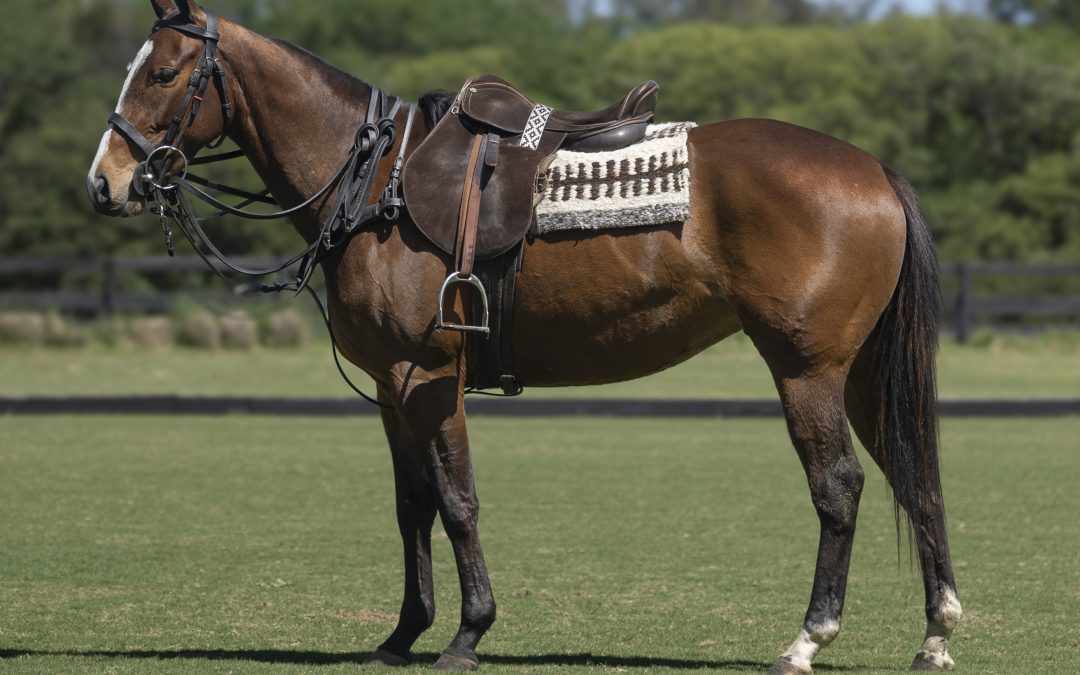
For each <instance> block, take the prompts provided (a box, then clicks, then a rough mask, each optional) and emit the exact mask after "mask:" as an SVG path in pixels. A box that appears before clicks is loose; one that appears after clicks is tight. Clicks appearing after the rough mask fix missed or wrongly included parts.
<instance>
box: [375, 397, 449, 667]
mask: <svg viewBox="0 0 1080 675" xmlns="http://www.w3.org/2000/svg"><path fill="white" fill-rule="evenodd" d="M379 398H380V400H381V401H382V402H384V403H389V402H391V401H392V400H393V399H392V397H391V395H390V394H389V393H388V392H387V390H386V389H385V388H380V390H379ZM382 420H383V428H384V429H385V431H386V438H387V440H388V441H389V442H390V454H391V456H392V458H393V462H394V496H395V500H396V504H397V521H398V529H399V530H400V532H401V541H402V544H403V546H404V549H405V597H404V598H403V599H402V601H401V614H400V615H399V617H398V624H397V627H396V628H395V629H394V632H393V633H391V634H390V637H389V638H387V639H386V641H385V642H383V643H382V645H380V646H379V649H378V651H377V652H375V654H374V656H372V657H371V660H370V661H368V664H369V665H385V666H403V665H408V664H409V663H410V662H411V661H412V654H411V649H412V645H413V643H414V642H416V639H417V638H418V637H420V634H421V633H423V632H424V631H425V630H427V629H428V628H430V627H431V624H432V623H433V622H434V621H435V590H434V584H433V581H432V576H431V527H432V525H433V524H434V522H435V511H436V506H435V494H434V488H433V486H432V484H431V481H429V480H428V477H427V473H428V472H427V469H426V466H425V458H424V454H423V453H422V452H421V450H420V448H418V447H417V445H416V443H414V442H413V439H412V438H411V437H410V436H409V433H408V430H407V429H406V427H405V424H404V420H403V418H402V416H401V414H400V413H399V412H398V411H397V410H395V409H384V410H383V412H382Z"/></svg>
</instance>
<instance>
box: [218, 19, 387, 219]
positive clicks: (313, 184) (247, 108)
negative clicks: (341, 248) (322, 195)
mask: <svg viewBox="0 0 1080 675" xmlns="http://www.w3.org/2000/svg"><path fill="white" fill-rule="evenodd" d="M220 51H221V53H222V56H223V59H224V61H225V63H224V66H225V69H226V72H227V78H228V79H229V80H230V86H231V88H232V91H231V92H230V93H231V94H232V96H233V100H234V101H235V103H234V105H235V106H236V108H237V110H236V116H235V120H236V121H235V123H234V125H233V128H232V129H231V130H230V134H229V135H230V137H231V138H232V139H233V140H234V141H235V142H236V144H237V145H238V146H240V149H242V150H243V151H244V153H245V154H246V155H247V157H248V159H249V161H250V162H251V164H252V166H253V167H254V168H255V170H256V171H257V172H258V174H259V176H260V178H262V180H263V181H264V182H265V183H266V186H267V187H269V188H270V191H271V192H272V194H273V195H274V197H275V199H277V200H278V202H279V203H280V204H281V205H282V206H283V207H291V206H293V205H295V204H298V203H300V202H302V201H304V200H305V199H307V198H308V197H310V196H311V195H312V194H314V193H315V192H317V191H318V190H319V189H320V188H321V187H323V186H324V185H325V184H326V183H327V182H328V181H329V180H330V179H331V178H332V177H333V174H334V172H335V171H336V170H337V169H338V167H339V166H340V165H341V162H342V161H344V159H345V157H346V155H347V153H348V151H349V149H350V148H351V147H352V143H353V138H354V135H355V133H356V129H357V128H358V127H359V126H360V124H362V123H363V121H364V115H365V112H366V109H367V104H368V101H369V100H370V98H371V89H370V88H369V87H368V86H367V85H365V84H363V83H362V82H360V81H359V80H356V79H355V78H351V77H348V76H346V75H344V74H342V73H338V72H335V71H334V70H333V68H332V67H331V66H328V65H326V64H325V63H323V62H321V61H319V60H317V59H316V58H315V57H313V56H310V55H308V54H306V53H305V52H302V51H301V50H299V49H296V48H289V47H287V46H284V45H282V44H281V43H278V42H274V41H271V40H268V39H266V38H264V37H262V36H260V35H257V34H256V33H253V32H251V31H249V30H247V29H245V28H243V27H241V26H238V25H236V24H232V23H230V24H228V27H227V29H224V30H223V33H222V39H221V46H220ZM319 206H323V204H322V203H320V204H319V205H316V206H313V207H312V208H311V209H308V210H306V211H305V212H303V213H301V214H299V215H298V217H296V218H293V222H294V224H295V225H296V227H297V229H298V230H300V233H301V235H303V236H304V238H305V239H307V240H308V241H312V240H314V238H315V237H316V236H317V233H318V229H319V227H320V220H321V218H322V215H323V214H322V213H321V212H320V210H319Z"/></svg>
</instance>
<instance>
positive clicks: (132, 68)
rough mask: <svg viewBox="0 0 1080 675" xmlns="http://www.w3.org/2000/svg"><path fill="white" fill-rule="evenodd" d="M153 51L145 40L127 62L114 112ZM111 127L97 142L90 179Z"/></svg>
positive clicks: (100, 158)
mask: <svg viewBox="0 0 1080 675" xmlns="http://www.w3.org/2000/svg"><path fill="white" fill-rule="evenodd" d="M153 51H154V44H153V43H152V42H151V41H150V40H147V41H146V42H144V43H143V46H142V47H141V48H140V49H139V53H138V54H136V55H135V58H134V59H133V60H132V62H131V63H130V64H128V72H127V79H125V80H124V88H123V89H121V90H120V98H119V99H118V100H117V101H116V112H121V108H122V107H123V105H124V99H126V98H127V93H128V89H130V88H131V82H132V80H134V79H135V73H137V72H139V68H141V67H142V65H143V63H145V62H146V60H147V59H148V58H150V53H151V52H153ZM113 133H114V132H113V129H112V127H111V126H110V127H109V128H108V129H106V130H105V133H104V134H102V135H101V142H100V143H98V149H97V154H96V155H94V163H93V164H91V165H90V174H89V176H90V179H91V180H92V179H93V178H94V176H96V175H97V172H98V164H100V163H101V160H102V158H103V157H105V153H106V152H108V151H109V141H110V140H112V135H113Z"/></svg>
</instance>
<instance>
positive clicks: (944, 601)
mask: <svg viewBox="0 0 1080 675" xmlns="http://www.w3.org/2000/svg"><path fill="white" fill-rule="evenodd" d="M873 354H874V352H873V350H872V349H866V348H864V349H863V350H861V351H860V352H859V355H858V357H857V358H856V359H855V363H854V365H853V366H852V369H851V375H850V376H849V377H848V382H847V388H846V400H847V410H848V415H849V416H850V418H851V426H852V427H853V428H854V429H855V433H856V435H857V436H858V437H859V441H860V442H861V443H862V444H863V447H865V448H866V449H867V452H869V453H870V456H871V457H873V458H874V461H875V462H876V463H877V464H878V466H879V467H881V469H882V471H884V473H885V475H886V477H888V475H889V469H888V466H887V463H888V458H887V457H886V456H885V452H886V450H885V444H884V443H882V442H881V439H880V438H879V435H880V430H881V429H882V423H881V422H879V419H878V417H879V416H880V415H881V414H882V413H881V411H882V409H883V406H882V400H881V397H882V384H881V382H880V376H879V375H876V374H875V372H874V367H873ZM907 423H910V424H914V423H915V422H914V421H907ZM892 487H893V494H894V496H895V497H896V499H897V501H898V502H899V504H900V506H901V507H903V509H904V511H905V512H907V513H908V514H909V515H911V514H912V513H916V514H918V515H916V516H915V517H914V519H913V520H917V521H918V522H913V523H912V527H913V533H914V537H915V546H916V548H917V549H918V553H919V567H920V568H921V570H922V575H923V587H924V590H925V593H926V636H925V637H924V639H923V644H922V647H921V648H920V649H919V651H918V653H917V654H916V655H915V660H914V662H913V663H912V664H911V669H912V670H952V669H953V667H954V666H955V663H954V662H953V659H952V657H951V656H950V655H949V651H948V647H949V643H948V640H949V637H950V636H951V635H952V632H953V630H955V629H956V626H957V625H958V624H959V623H960V619H961V617H962V616H963V610H962V609H961V607H960V601H959V600H958V599H957V594H956V577H955V575H954V574H953V568H952V559H951V557H950V555H949V539H948V536H947V533H946V529H945V507H944V503H943V500H942V497H941V483H940V479H939V478H938V477H937V473H936V471H935V472H934V473H933V478H932V479H931V480H927V481H924V482H922V483H919V484H918V485H917V488H918V489H919V490H921V491H923V492H925V493H928V495H929V496H923V497H921V498H920V497H919V496H917V495H915V494H905V493H904V491H903V490H898V489H896V486H895V485H893V486H892ZM916 506H918V508H916Z"/></svg>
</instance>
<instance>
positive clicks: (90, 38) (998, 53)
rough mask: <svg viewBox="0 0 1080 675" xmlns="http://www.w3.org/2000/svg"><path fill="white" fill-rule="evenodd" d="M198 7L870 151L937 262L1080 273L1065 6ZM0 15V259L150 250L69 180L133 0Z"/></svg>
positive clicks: (82, 1)
mask: <svg viewBox="0 0 1080 675" xmlns="http://www.w3.org/2000/svg"><path fill="white" fill-rule="evenodd" d="M206 4H207V5H208V6H210V7H211V8H213V9H214V10H215V11H217V12H218V13H219V14H222V15H224V16H227V17H230V18H233V19H236V20H238V21H240V22H242V23H244V24H246V25H248V26H250V27H252V28H254V29H256V30H258V31H260V32H262V33H264V34H266V35H270V36H273V37H278V38H281V39H285V40H288V41H290V42H293V43H295V44H298V45H300V46H303V47H305V48H307V49H309V50H311V51H313V52H315V53H317V54H320V55H321V56H323V57H324V58H325V59H327V60H328V61H329V62H331V63H333V64H334V65H336V66H338V67H340V68H342V69H344V70H346V71H348V72H351V73H353V74H355V75H357V76H358V77H360V78H361V79H364V80H365V81H368V82H372V83H375V84H378V85H379V86H381V87H383V88H385V89H387V90H389V91H392V92H394V93H397V94H400V95H402V96H406V97H408V98H410V99H412V100H416V98H418V97H419V95H420V94H421V93H423V92H425V91H428V90H431V89H448V90H456V88H457V87H458V86H459V85H460V84H461V82H462V81H464V80H465V79H466V78H467V77H469V76H472V75H476V74H479V73H483V72H492V73H496V74H499V75H501V76H503V77H505V78H506V79H508V80H510V81H512V82H514V83H515V84H517V85H518V86H519V87H521V88H522V89H524V90H526V91H528V92H529V93H530V94H531V95H532V97H533V98H535V99H537V100H540V101H544V102H545V103H548V104H550V105H555V106H557V107H561V108H577V109H590V108H599V107H603V106H605V105H607V104H609V103H610V102H611V101H612V100H614V99H615V98H617V97H618V96H620V95H622V94H624V93H625V92H626V91H627V90H628V89H629V88H630V87H631V86H633V85H634V84H637V83H638V82H640V81H642V80H644V79H655V80H657V81H658V82H660V84H661V96H660V103H659V106H658V112H659V117H660V118H661V119H662V120H683V119H690V120H695V121H698V122H702V123H704V122H714V121H721V120H725V119H730V118H735V117H771V118H775V119H781V120H785V121H788V122H792V123H795V124H800V125H804V126H807V127H811V128H814V129H818V130H820V131H824V132H826V133H829V134H832V135H834V136H837V137H839V138H842V139H844V140H847V141H849V142H851V143H853V144H855V145H858V146H860V147H862V148H864V149H865V150H867V151H869V152H870V153H872V154H874V155H875V156H876V157H878V158H879V159H880V160H881V161H883V162H884V163H886V164H888V165H890V166H892V167H893V168H895V169H897V170H898V171H900V172H901V173H903V174H904V175H906V176H907V177H908V178H909V179H910V180H911V181H912V182H913V183H914V184H915V186H916V187H917V188H918V189H919V191H920V193H921V195H922V203H923V207H924V209H925V211H926V213H927V217H928V221H929V222H930V224H931V227H932V229H933V232H934V236H935V239H936V242H937V245H938V248H939V250H940V252H941V255H942V258H943V259H945V260H953V261H962V260H980V259H981V260H1023V261H1068V262H1078V261H1080V40H1078V37H1080V12H1078V11H1077V10H1076V9H1075V7H1076V6H1077V5H1076V3H1073V2H1070V1H1067V0H987V3H986V10H985V12H984V13H983V14H982V15H978V16H972V15H956V14H948V13H939V14H937V15H935V16H932V17H925V18H915V17H910V16H905V15H903V14H902V13H900V12H898V11H890V10H889V8H888V6H887V4H885V3H883V2H881V1H880V0H879V1H876V2H875V0H864V1H863V2H855V3H845V5H844V6H843V7H841V6H839V5H837V4H833V5H830V4H827V3H826V4H819V3H812V2H809V0H710V1H709V2H704V1H701V0H668V1H665V2H661V1H659V0H625V1H624V2H615V3H610V2H597V1H596V0H540V1H536V0H532V1H526V0H455V1H454V2H452V3H451V2H445V1H444V0H411V1H410V2H408V3H386V2H380V1H378V0H323V1H322V2H317V3H314V2H292V1H290V0H217V1H214V2H207V3H206ZM5 13H6V17H5V18H6V20H5V22H3V23H2V24H0V253H2V254H3V255H35V256H51V255H72V256H84V255H110V254H135V253H146V252H156V251H158V250H159V249H160V237H159V235H158V234H157V232H156V229H155V228H156V224H155V223H153V222H151V221H150V220H149V219H148V218H138V219H133V220H119V219H108V218H103V217H99V216H96V215H94V214H93V213H92V211H91V209H90V207H89V205H88V203H87V199H86V195H85V190H84V187H83V182H84V178H85V174H86V170H87V167H88V166H89V164H90V161H91V158H92V157H93V155H94V151H95V148H96V146H97V143H98V139H99V138H100V136H101V132H102V131H103V130H104V125H105V120H106V118H107V117H108V114H109V112H110V111H111V109H112V107H113V106H114V105H115V102H116V97H117V95H118V93H119V90H120V85H121V83H122V82H123V79H124V75H125V72H124V67H125V64H126V63H127V62H128V60H130V59H131V57H132V56H133V54H134V53H135V51H136V50H137V49H138V46H139V44H140V43H141V42H142V40H143V39H144V38H145V36H146V32H147V30H148V28H149V26H150V23H151V22H152V19H153V14H152V12H151V10H150V7H149V3H147V2H145V0H54V1H53V2H50V3H36V2H29V1H28V0H27V1H23V0H19V1H18V2H15V3H12V6H11V7H8V8H7V9H6V12H5ZM871 18H872V19H873V20H868V19H871ZM229 171H230V177H237V178H240V179H245V178H246V179H250V180H253V178H252V177H251V176H250V175H249V174H248V173H247V172H246V171H241V170H237V169H232V170H229ZM218 231H219V236H220V237H222V238H223V243H224V246H225V247H226V248H227V249H228V250H230V251H231V252H234V253H256V252H259V253H263V252H271V251H285V250H292V249H295V248H297V245H298V243H299V242H298V241H297V239H296V235H295V234H293V233H292V230H291V228H290V227H288V226H287V225H285V224H278V225H274V224H267V223H250V222H236V221H232V222H226V223H223V224H222V225H221V226H220V227H219V230H218Z"/></svg>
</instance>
